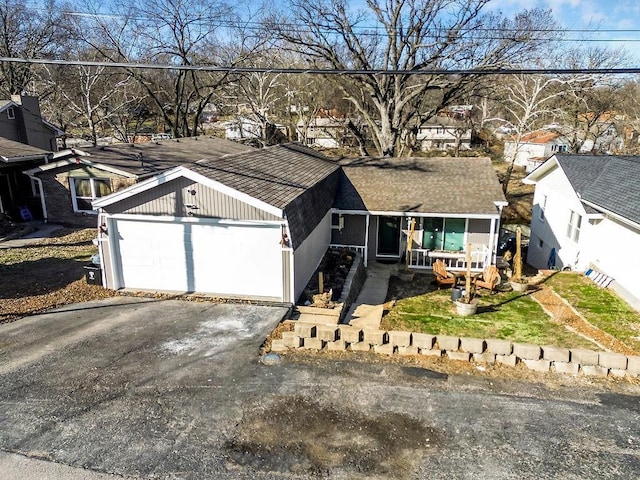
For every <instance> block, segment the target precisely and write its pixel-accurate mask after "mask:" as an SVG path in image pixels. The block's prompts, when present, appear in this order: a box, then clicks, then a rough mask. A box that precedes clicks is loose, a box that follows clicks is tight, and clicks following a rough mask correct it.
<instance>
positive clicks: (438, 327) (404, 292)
mask: <svg viewBox="0 0 640 480" xmlns="http://www.w3.org/2000/svg"><path fill="white" fill-rule="evenodd" d="M431 278H432V277H430V276H428V275H416V278H415V279H414V281H413V282H412V283H411V284H407V283H403V282H401V281H400V280H399V279H397V278H395V277H393V278H392V279H391V282H390V286H389V299H395V300H396V302H395V305H394V306H393V307H392V308H391V309H390V310H389V312H388V314H387V315H385V317H384V318H383V320H382V328H383V329H386V330H406V331H412V332H424V333H431V334H442V335H454V336H463V337H476V338H500V339H506V340H511V341H513V342H519V343H520V342H521V343H534V344H538V345H555V346H562V347H567V348H578V347H582V348H589V349H592V350H595V349H597V348H598V347H597V346H596V345H595V344H594V343H592V342H590V341H588V340H586V339H584V338H583V337H581V336H579V335H576V334H574V333H572V332H570V331H569V330H567V329H566V328H564V327H563V326H562V325H559V324H557V323H555V322H554V321H553V320H552V319H551V318H550V317H549V316H548V315H547V314H546V313H545V312H544V311H543V310H542V308H541V307H540V305H538V303H536V302H535V300H533V299H532V298H531V297H530V296H529V295H527V294H520V293H515V292H511V291H509V292H499V293H496V294H494V295H491V294H490V293H489V292H481V293H482V296H481V298H480V304H479V307H478V313H476V315H474V316H471V317H459V316H458V315H457V314H456V309H455V305H454V304H453V302H452V301H451V290H450V289H443V290H434V287H433V286H432V285H431V284H430V280H431Z"/></svg>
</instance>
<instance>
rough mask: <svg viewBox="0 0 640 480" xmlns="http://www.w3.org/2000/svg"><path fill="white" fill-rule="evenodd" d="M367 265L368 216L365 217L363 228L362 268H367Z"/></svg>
mask: <svg viewBox="0 0 640 480" xmlns="http://www.w3.org/2000/svg"><path fill="white" fill-rule="evenodd" d="M368 263H369V214H368V213H367V216H366V217H365V227H364V266H365V267H367V266H369V265H368Z"/></svg>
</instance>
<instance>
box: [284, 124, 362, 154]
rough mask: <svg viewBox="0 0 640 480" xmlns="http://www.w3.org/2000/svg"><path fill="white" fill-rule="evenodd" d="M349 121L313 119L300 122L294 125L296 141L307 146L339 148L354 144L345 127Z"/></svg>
mask: <svg viewBox="0 0 640 480" xmlns="http://www.w3.org/2000/svg"><path fill="white" fill-rule="evenodd" d="M350 121H351V120H350V119H347V118H331V117H314V118H312V119H311V120H310V121H309V122H304V121H302V120H300V121H299V122H298V123H297V124H296V132H297V134H298V141H299V142H301V143H304V144H305V145H308V146H310V147H311V146H313V147H321V148H340V147H346V146H353V145H354V144H356V140H355V137H354V136H353V134H352V133H351V132H350V131H349V128H348V127H347V124H348V122H350Z"/></svg>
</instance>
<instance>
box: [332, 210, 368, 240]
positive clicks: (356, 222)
mask: <svg viewBox="0 0 640 480" xmlns="http://www.w3.org/2000/svg"><path fill="white" fill-rule="evenodd" d="M342 217H343V218H344V228H343V229H342V231H341V230H338V229H337V228H332V229H331V243H336V244H338V245H364V244H365V238H364V237H365V232H366V228H367V216H366V215H343V216H342Z"/></svg>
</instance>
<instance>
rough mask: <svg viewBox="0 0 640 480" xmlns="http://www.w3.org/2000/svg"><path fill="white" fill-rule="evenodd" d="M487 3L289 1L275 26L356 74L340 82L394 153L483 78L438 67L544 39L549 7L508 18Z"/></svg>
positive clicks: (473, 63) (311, 52)
mask: <svg viewBox="0 0 640 480" xmlns="http://www.w3.org/2000/svg"><path fill="white" fill-rule="evenodd" d="M488 1H489V0H458V1H455V2H453V4H452V2H451V1H450V0H432V1H428V2H427V1H423V0H386V1H384V2H383V1H380V0H366V2H365V5H366V11H365V10H360V11H357V12H355V13H352V12H350V11H349V10H348V5H347V2H346V1H344V0H318V1H314V2H307V1H306V0H291V2H290V5H289V6H290V11H291V14H290V15H284V18H282V17H280V18H277V19H274V20H273V21H272V22H271V27H272V29H273V30H274V31H276V32H277V34H278V36H279V37H280V38H281V39H283V40H284V41H285V42H287V44H288V45H289V47H290V48H293V49H296V50H298V51H299V52H300V53H301V54H303V55H304V56H305V57H306V58H307V60H308V62H309V63H310V64H311V65H313V66H316V67H324V68H327V67H328V68H334V69H338V70H355V71H357V72H358V73H354V74H351V75H349V76H348V78H345V79H344V81H341V82H338V85H339V88H340V89H341V90H342V92H343V95H344V96H345V97H346V98H347V99H349V101H350V102H351V103H352V104H353V105H354V107H355V108H356V110H357V111H358V113H359V114H360V115H361V117H362V118H363V120H364V121H365V122H366V124H367V127H368V128H369V129H370V131H371V132H372V133H373V139H374V142H375V145H376V148H377V149H378V150H379V152H380V153H381V154H382V155H385V156H394V155H395V154H396V152H397V150H398V147H399V144H400V142H401V139H402V138H403V136H405V135H406V132H407V131H408V130H410V129H411V128H415V124H416V119H417V118H418V116H420V118H421V119H428V118H430V117H432V116H433V115H435V113H436V112H437V111H438V110H440V109H441V108H442V107H443V106H446V105H448V104H450V103H451V102H453V101H455V99H456V98H457V97H458V96H459V95H460V94H461V92H463V91H464V90H465V89H466V87H467V86H469V85H470V84H472V83H473V82H476V81H477V79H476V78H475V76H474V75H464V76H462V75H450V74H446V73H435V72H434V70H442V69H450V68H458V69H467V68H473V69H477V70H483V69H487V68H499V67H506V66H508V65H512V64H514V63H517V62H519V61H521V60H522V59H523V58H524V57H526V56H527V55H528V54H529V53H530V52H531V51H532V50H534V49H535V48H536V47H537V46H538V44H539V43H540V42H542V41H543V37H544V34H543V31H544V30H545V28H547V25H548V24H549V22H550V18H551V14H550V12H547V11H543V10H541V9H536V10H533V11H529V12H524V13H522V14H520V15H518V16H516V18H515V19H514V20H507V19H504V18H502V17H500V16H497V15H494V14H486V15H485V14H483V13H482V11H483V7H485V5H486V4H487V3H488ZM289 6H288V7H289ZM452 7H455V9H454V8H452ZM292 25H293V26H292ZM494 29H495V31H494ZM499 31H504V32H508V34H504V35H501V34H498V33H496V32H499ZM378 71H383V72H384V71H390V72H405V73H394V74H384V73H383V74H379V73H378ZM415 72H420V73H421V75H420V76H415V75H411V74H410V73H415ZM428 92H431V94H430V95H427V93H428Z"/></svg>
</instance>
